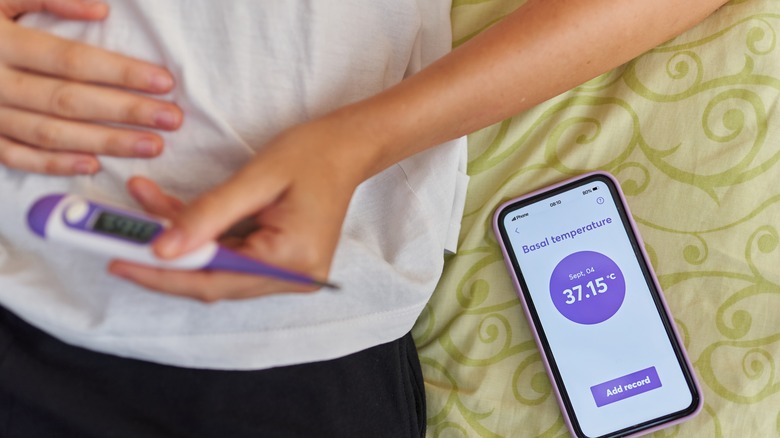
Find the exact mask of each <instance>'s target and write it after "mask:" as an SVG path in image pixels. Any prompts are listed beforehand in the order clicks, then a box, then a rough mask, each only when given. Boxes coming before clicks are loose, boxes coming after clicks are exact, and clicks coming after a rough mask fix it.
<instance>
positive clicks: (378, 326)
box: [0, 0, 466, 369]
mask: <svg viewBox="0 0 780 438" xmlns="http://www.w3.org/2000/svg"><path fill="white" fill-rule="evenodd" d="M110 3H111V7H112V12H111V15H110V17H109V19H108V20H106V21H105V22H100V23H86V22H76V21H64V20H59V19H56V18H54V17H52V16H49V15H44V14H41V15H31V16H28V17H26V18H25V19H24V20H22V23H23V24H24V25H27V26H33V27H39V28H43V29H47V30H48V31H51V32H53V33H56V34H58V35H61V36H65V37H68V38H76V39H79V40H82V41H85V42H87V43H90V44H94V45H99V46H102V47H106V48H108V49H111V50H116V51H119V52H122V53H125V54H128V55H131V56H135V57H138V58H142V59H146V60H149V61H151V62H154V63H158V64H161V65H164V66H166V67H167V68H168V69H170V71H171V72H172V73H173V74H174V75H175V77H176V78H177V88H176V89H175V91H174V92H173V93H172V95H171V96H170V98H171V99H172V100H173V101H175V102H176V103H177V104H178V105H180V106H181V108H182V109H183V111H184V113H185V122H184V125H183V126H182V128H181V129H180V130H178V131H176V132H174V133H166V134H164V137H165V141H166V149H165V152H164V153H163V155H162V156H160V157H158V158H154V159H121V158H110V157H104V158H101V162H102V165H103V170H102V171H101V172H99V173H98V174H97V175H95V176H77V177H51V176H42V175H36V174H29V173H24V172H19V171H14V170H8V169H4V168H0V205H2V208H0V304H2V305H3V306H5V307H7V308H9V309H10V310H12V311H13V312H15V313H16V314H18V315H20V316H21V317H22V318H24V319H25V320H27V321H28V322H30V323H32V324H33V325H35V326H38V327H40V328H42V329H44V330H45V331H47V332H48V333H51V334H52V335H54V336H56V337H58V338H60V339H62V340H63V341H65V342H68V343H71V344H75V345H79V346H83V347H86V348H89V349H93V350H97V351H101V352H108V353H111V354H116V355H120V356H126V357H133V358H138V359H144V360H148V361H154V362H159V363H165V364H172V365H178V366H186V367H196V368H218V369H260V368H268V367H273V366H280V365H288V364H294V363H303V362H310V361H319V360H326V359H330V358H334V357H339V356H343V355H346V354H349V353H352V352H355V351H359V350H361V349H364V348H367V347H371V346H374V345H377V344H380V343H383V342H387V341H390V340H393V339H396V338H398V337H400V336H402V335H404V334H405V333H406V332H408V331H409V330H410V328H411V327H412V325H413V323H414V321H415V320H416V318H417V317H418V315H419V314H420V312H421V311H422V309H423V306H424V305H425V303H426V301H427V300H428V298H429V296H430V294H431V292H432V291H433V289H434V286H435V285H436V282H437V280H438V278H439V276H440V274H441V269H442V263H443V252H444V250H445V249H450V250H454V248H455V243H456V238H457V233H458V226H459V225H458V224H459V221H460V217H461V214H462V209H463V201H464V197H465V186H466V177H465V173H464V169H465V153H466V151H465V144H464V142H463V141H462V140H461V141H456V142H451V143H448V144H445V145H441V146H439V147H437V148H434V149H431V150H428V151H426V152H424V153H422V154H419V155H417V156H414V157H412V158H410V159H407V160H405V161H403V162H401V163H400V164H398V165H395V166H392V167H391V168H389V169H387V170H386V171H384V172H382V173H381V174H379V175H377V176H375V177H374V178H372V179H370V180H368V181H366V182H365V183H364V184H362V185H361V186H360V187H359V189H358V190H357V192H356V193H355V195H354V198H353V200H352V203H351V204H350V207H349V211H348V214H347V218H346V221H345V224H344V228H343V234H342V236H341V240H340V243H339V246H338V248H337V251H336V255H335V259H334V263H333V266H332V270H331V275H330V278H331V279H332V280H333V281H335V282H338V283H339V284H340V285H341V286H342V290H340V291H338V292H328V291H323V292H319V293H315V294H303V295H298V294H286V295H285V294H283V295H277V296H272V297H266V298H259V299H250V300H243V301H225V302H218V303H214V304H204V303H201V302H198V301H195V300H190V299H185V298H178V297H173V296H168V295H164V294H159V293H154V292H150V291H148V290H145V289H142V288H139V287H136V286H134V285H132V284H129V283H127V282H124V281H122V280H119V279H116V278H114V277H112V276H110V275H108V274H107V273H106V264H107V261H108V259H107V258H105V257H101V256H95V255H92V254H90V253H86V252H80V251H77V250H73V249H72V248H66V247H62V246H58V245H56V244H52V243H49V242H46V241H44V240H42V239H40V238H38V237H36V236H35V235H33V234H32V232H31V231H30V230H29V229H28V227H27V225H26V219H25V218H26V211H27V209H28V208H29V207H30V205H31V204H32V203H33V202H34V201H35V200H36V199H37V198H38V197H40V196H43V195H45V194H48V193H51V192H72V193H76V194H81V195H85V196H89V197H93V198H95V199H99V200H110V201H111V202H115V203H121V204H125V205H127V206H132V207H135V206H134V204H133V202H132V200H131V198H130V197H129V196H128V195H127V194H126V192H125V189H124V184H125V182H126V181H127V179H128V178H129V177H130V176H132V175H145V176H149V177H151V178H153V179H154V180H156V181H158V182H159V183H160V184H161V185H162V186H163V188H164V189H165V190H167V191H169V192H171V193H173V194H175V195H177V196H179V197H181V198H183V199H185V200H188V199H192V198H193V197H195V196H196V195H198V194H199V193H202V192H204V191H206V190H208V189H209V188H210V187H213V186H214V185H215V184H217V183H219V182H221V181H223V180H224V179H226V178H227V177H228V176H229V175H231V174H232V173H233V172H234V171H235V170H236V169H238V168H240V167H241V166H242V165H243V164H244V163H246V162H247V161H248V160H250V159H251V157H252V155H253V154H254V152H255V150H256V149H257V148H260V147H262V145H263V144H264V142H265V141H267V140H268V139H270V138H271V137H272V136H274V135H275V134H276V133H278V132H279V131H281V130H283V129H284V128H286V127H289V126H291V125H294V124H296V123H299V122H301V121H304V120H308V119H311V118H314V117H317V116H319V115H322V114H324V113H326V112H328V111H330V110H332V109H334V108H337V107H340V106H342V105H344V104H347V103H350V102H354V101H356V100H359V99H362V98H365V97H367V96H371V95H374V94H376V93H378V92H379V91H381V90H383V89H385V88H387V87H389V86H391V85H393V84H395V83H397V82H399V81H401V80H402V79H403V78H404V77H406V76H408V75H410V74H413V73H414V72H416V71H418V70H420V69H421V68H423V67H425V66H426V65H427V64H429V63H431V62H432V61H433V60H435V59H437V58H439V57H441V56H442V55H443V54H445V53H446V52H447V51H448V50H449V49H450V44H451V43H450V38H451V35H450V21H449V12H450V10H449V8H450V1H449V0H386V1H379V0H341V1H314V0H309V1H304V0H290V1H257V0H255V1H252V0H232V1H230V2H217V1H213V0H186V1H185V0H169V1H161V0H133V1H129V0H116V1H111V2H110ZM323 184H327V181H323Z"/></svg>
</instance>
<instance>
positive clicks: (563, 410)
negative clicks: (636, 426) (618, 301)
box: [493, 171, 703, 437]
mask: <svg viewBox="0 0 780 438" xmlns="http://www.w3.org/2000/svg"><path fill="white" fill-rule="evenodd" d="M594 175H601V176H604V177H606V178H608V179H609V180H611V181H612V183H613V184H614V185H615V187H616V188H617V192H618V193H619V194H620V203H621V204H622V206H623V209H624V210H625V211H626V216H627V217H628V222H629V224H630V225H631V229H632V231H633V232H634V235H635V236H636V239H637V242H638V243H639V249H640V251H641V254H642V258H643V259H644V261H645V263H646V264H647V266H648V267H649V268H650V269H649V271H650V277H651V278H652V280H653V283H654V284H655V287H656V290H658V297H659V299H660V302H661V305H662V308H663V311H664V312H665V313H666V315H667V317H668V319H669V323H670V326H671V329H672V333H673V334H674V337H675V339H676V340H677V343H678V344H679V346H680V350H681V352H682V357H683V360H684V363H685V365H686V366H687V367H688V370H689V371H690V375H691V379H692V380H693V385H694V388H695V389H696V392H697V393H698V396H699V399H698V402H699V403H698V405H697V406H696V409H694V411H693V412H691V413H690V414H689V415H686V416H684V417H680V418H678V419H675V420H672V421H669V422H666V423H663V424H661V425H658V426H654V427H651V428H648V429H644V430H642V431H640V432H636V433H633V434H630V435H624V436H625V437H637V436H641V435H646V434H650V433H653V432H655V431H657V430H661V429H666V428H667V427H670V426H672V425H675V424H678V423H682V422H684V421H687V420H689V419H691V418H693V417H694V416H696V415H697V414H698V413H699V412H700V411H701V409H702V406H703V395H702V392H701V387H700V386H699V382H698V379H697V378H696V374H695V372H694V370H693V366H692V365H691V362H690V359H689V358H688V353H687V352H686V351H685V346H684V345H683V343H682V338H680V335H679V333H678V331H677V327H676V326H675V324H674V319H673V318H672V315H671V312H670V311H669V307H668V306H667V304H666V299H665V298H664V294H663V291H662V289H661V285H660V284H659V283H658V279H657V278H656V276H655V272H654V271H653V269H652V265H651V264H650V259H649V258H648V256H647V253H646V252H645V246H644V242H643V241H642V237H641V235H640V234H639V229H638V228H637V226H636V223H635V222H634V218H633V217H632V215H631V211H630V210H629V209H628V202H626V198H625V196H624V195H623V190H622V189H621V188H620V183H618V181H617V179H616V178H615V177H614V176H612V174H610V173H608V172H604V171H596V172H590V173H586V174H583V175H580V176H577V177H574V178H570V179H567V180H565V181H561V182H559V183H557V184H554V185H551V186H548V187H545V188H542V189H539V190H535V191H533V192H531V193H528V194H526V195H523V196H520V197H517V198H513V199H511V200H509V201H506V202H504V203H502V204H501V205H500V206H499V207H498V208H497V209H496V211H495V213H494V214H493V232H494V233H495V235H496V238H497V240H498V244H499V246H500V247H501V253H502V254H503V257H504V262H505V264H506V266H507V270H508V271H509V275H510V277H511V278H512V283H513V284H514V287H515V291H516V292H517V295H518V297H519V298H520V302H521V303H522V305H523V312H524V313H525V317H526V320H527V321H528V325H529V327H530V329H531V332H532V334H533V336H534V340H535V341H536V346H537V348H538V349H539V351H540V353H542V354H541V357H542V362H543V363H544V367H545V370H546V371H547V376H548V378H549V379H550V383H551V384H552V387H553V390H554V391H555V397H556V399H557V400H558V406H559V407H560V409H561V413H562V414H563V419H564V422H565V423H566V427H567V428H568V429H569V432H570V433H571V435H572V436H575V437H576V436H577V435H576V433H575V430H574V426H573V424H572V419H571V418H570V417H569V414H568V412H567V411H566V406H565V405H564V403H563V399H562V398H561V392H560V389H559V388H558V385H557V384H556V383H555V378H554V377H553V374H552V369H551V367H550V363H549V361H548V360H547V355H545V354H544V348H543V346H542V341H541V339H540V338H539V333H538V331H537V330H536V326H535V325H534V323H533V318H532V317H531V312H530V310H529V309H528V303H527V302H526V300H525V295H524V293H523V289H522V287H520V281H519V279H518V277H517V274H516V273H515V269H514V267H513V266H512V262H511V261H510V258H509V253H508V251H507V248H506V245H505V244H504V240H503V239H502V238H501V232H500V231H499V223H498V220H499V216H500V215H501V212H502V211H503V210H504V209H506V208H507V207H508V206H509V205H511V204H514V203H516V202H518V201H521V200H524V199H527V198H531V197H533V196H536V195H539V194H541V193H545V192H548V191H550V190H554V189H557V188H559V187H561V186H564V185H566V184H570V183H572V182H575V181H579V180H582V179H585V178H589V177H591V176H594Z"/></svg>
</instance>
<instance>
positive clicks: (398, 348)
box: [0, 308, 425, 438]
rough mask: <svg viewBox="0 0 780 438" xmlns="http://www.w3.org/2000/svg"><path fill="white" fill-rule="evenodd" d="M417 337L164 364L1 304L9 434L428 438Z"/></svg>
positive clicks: (4, 426) (2, 432)
mask: <svg viewBox="0 0 780 438" xmlns="http://www.w3.org/2000/svg"><path fill="white" fill-rule="evenodd" d="M424 431H425V395H424V388H423V382H422V374H421V370H420V363H419V360H418V357H417V352H416V349H415V346H414V342H413V340H412V337H411V335H406V336H404V337H403V338H401V339H398V340H396V341H394V342H390V343H388V344H384V345H379V346H377V347H373V348H370V349H368V350H364V351H361V352H358V353H355V354H352V355H350V356H346V357H343V358H340V359H336V360H331V361H326V362H318V363H312V364H304V365H295V366H290V367H281V368H273V369H270V370H262V371H213V370H194V369H187V368H177V367H170V366H163V365H158V364H153V363H148V362H144V361H138V360H132V359H124V358H119V357H115V356H111V355H105V354H100V353H95V352H93V351H90V350H85V349H82V348H77V347H73V346H71V345H67V344H64V343H62V342H60V341H58V340H57V339H55V338H53V337H51V336H49V335H47V334H46V333H44V332H42V331H40V330H38V329H36V328H34V327H32V326H30V325H29V324H27V323H25V322H24V321H22V320H21V319H19V318H18V317H16V316H15V315H13V314H11V313H10V312H8V311H6V310H4V309H1V308H0V437H8V438H11V437H24V438H36V437H44V438H49V437H55V438H59V437H96V438H104V437H143V438H152V437H220V438H233V437H331V436H333V437H340V438H343V437H392V438H399V437H419V436H423V435H424V433H425V432H424Z"/></svg>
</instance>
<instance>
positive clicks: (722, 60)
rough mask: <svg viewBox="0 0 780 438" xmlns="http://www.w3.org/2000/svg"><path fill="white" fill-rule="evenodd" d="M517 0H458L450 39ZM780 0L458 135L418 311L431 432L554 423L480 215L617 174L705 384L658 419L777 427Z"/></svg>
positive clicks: (699, 425)
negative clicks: (449, 242) (453, 186)
mask: <svg viewBox="0 0 780 438" xmlns="http://www.w3.org/2000/svg"><path fill="white" fill-rule="evenodd" d="M521 3H522V1H518V0H485V1H479V0H455V2H454V5H453V21H454V30H455V44H459V43H461V42H463V41H465V40H466V39H468V38H469V37H470V36H472V35H474V34H475V33H477V32H479V31H480V30H481V29H483V28H484V27H486V26H488V25H489V24H490V23H492V22H493V21H495V20H496V19H498V18H500V17H501V16H502V15H503V14H506V13H508V12H509V11H511V10H513V9H514V8H515V7H516V6H517V5H519V4H521ZM778 29H780V1H777V0H748V1H733V2H732V3H730V4H729V5H727V6H725V7H723V8H722V9H721V10H719V11H718V12H717V13H716V14H715V15H713V16H712V17H710V18H709V19H708V20H707V21H705V22H704V23H703V24H701V25H700V26H698V27H697V28H695V29H693V30H691V31H689V32H687V33H686V34H684V35H683V36H681V37H679V38H677V39H675V40H673V41H671V42H669V43H667V44H665V45H663V46H661V47H659V48H657V49H655V50H653V51H651V52H649V53H647V54H645V55H643V56H641V57H640V58H638V59H636V60H635V61H633V62H631V63H628V64H627V65H624V66H622V67H620V68H618V69H616V70H615V71H613V72H610V73H608V74H605V75H603V76H601V77H599V78H596V79H594V80H593V81H590V82H589V83H587V84H585V85H583V86H581V87H579V88H577V89H575V90H572V91H570V92H568V93H565V94H563V95H561V96H558V97H556V98H554V99H552V100H551V101H549V102H547V103H545V104H543V105H540V106H539V107H537V108H535V109H533V110H531V111H528V112H526V113H524V114H522V115H520V116H517V117H515V118H513V119H511V120H507V121H505V122H503V123H501V124H498V125H496V126H493V127H490V128H487V129H485V130H482V131H480V132H478V133H475V134H473V135H471V136H470V138H469V143H470V145H469V154H470V158H469V159H470V163H469V173H470V175H471V183H470V188H469V195H468V200H467V206H466V213H465V216H464V219H463V228H462V232H461V243H460V249H459V252H458V254H457V255H456V256H454V257H452V258H451V259H449V260H448V261H447V265H446V268H445V273H444V277H443V279H442V281H441V283H440V285H439V287H438V288H437V290H436V292H435V294H434V296H433V298H432V300H431V302H430V304H429V306H428V307H427V309H426V311H425V312H424V314H423V315H422V316H421V318H420V320H419V321H418V323H417V325H416V327H415V330H414V335H415V338H416V340H417V342H418V346H419V350H420V354H421V360H422V363H423V372H424V374H425V381H426V390H427V393H428V422H429V429H428V431H429V432H428V435H429V436H431V437H510V436H511V437H564V436H567V431H566V429H565V426H564V424H563V420H562V417H561V414H560V411H559V409H558V406H557V403H556V401H555V397H554V395H553V394H552V391H551V387H550V384H549V381H548V379H547V376H546V375H545V373H544V369H543V366H542V363H541V361H540V356H539V353H538V352H537V349H536V347H535V345H534V342H533V339H532V337H531V334H530V331H529V329H528V326H527V324H526V322H525V320H524V317H523V316H522V311H521V308H520V304H519V301H518V300H517V298H516V297H515V293H514V291H513V289H512V285H511V283H510V280H509V276H508V275H507V273H506V271H505V268H504V264H503V262H502V260H501V254H500V251H499V249H498V245H497V243H496V240H495V238H494V237H493V235H492V232H491V228H490V218H491V215H492V213H493V210H494V209H495V207H496V206H498V205H499V204H500V203H501V202H502V201H504V200H507V199H509V198H511V197H514V196H517V195H520V194H523V193H526V192H529V191H531V190H533V189H537V188H539V187H542V186H545V185H548V184H551V183H554V182H557V181H560V180H563V179H565V178H567V177H570V176H573V175H576V174H579V173H583V172H586V171H590V170H594V169H604V170H607V171H610V172H612V173H613V174H614V175H616V176H617V178H618V179H619V181H620V182H621V185H622V187H623V190H624V191H625V193H626V197H627V199H628V202H629V204H630V206H631V208H632V212H633V214H634V218H635V220H636V221H637V223H638V225H639V228H640V231H641V232H642V234H643V237H644V240H645V242H646V245H647V249H648V252H649V254H650V257H651V259H652V262H653V265H654V266H655V268H656V271H657V274H658V277H659V280H660V283H661V285H662V287H663V289H664V291H665V295H666V298H667V301H668V304H669V307H670V309H671V311H672V313H673V315H674V316H675V321H676V323H677V325H678V328H679V330H680V332H681V335H682V336H683V338H684V342H685V345H686V347H687V349H688V352H689V355H690V357H691V360H692V361H693V363H694V366H695V369H696V372H697V374H698V376H699V379H700V381H701V384H702V387H703V391H704V399H705V400H704V401H705V404H704V409H703V411H702V412H701V414H700V415H699V416H698V417H696V418H695V419H693V420H692V421H690V422H688V423H685V424H683V425H680V426H677V427H674V428H672V429H668V430H666V431H662V432H659V433H658V436H664V437H672V436H679V437H780V373H778V371H780V319H778V317H777V316H776V314H777V313H778V310H780V236H779V235H778V222H780V220H779V219H780V164H778V159H779V158H780V124H779V123H777V122H776V120H777V119H778V117H780V108H778V95H780V62H778V59H779V58H780V48H778V47H777V44H778V41H777V37H778V35H777V32H778Z"/></svg>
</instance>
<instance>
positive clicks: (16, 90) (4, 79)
mask: <svg viewBox="0 0 780 438" xmlns="http://www.w3.org/2000/svg"><path fill="white" fill-rule="evenodd" d="M0 83H2V84H4V86H3V87H2V88H0V105H2V106H4V107H12V108H18V109H24V110H28V111H32V112H36V113H39V114H46V115H49V116H55V117H59V118H66V119H73V120H89V121H102V122H112V123H121V124H127V125H136V126H143V127H149V128H156V129H165V130H172V129H176V128H178V127H179V125H180V124H181V121H182V117H183V115H182V112H181V110H180V109H179V108H178V107H177V106H176V105H174V104H173V103H170V102H163V101H160V100H156V99H153V98H150V97H146V96H140V95H137V94H132V93H128V92H125V91H121V90H118V89H114V88H108V87H102V86H96V85H90V84H84V83H80V82H73V81H67V80H62V79H56V78H51V77H45V76H39V75H35V74H30V73H29V72H25V71H19V70H12V69H7V68H1V67H0Z"/></svg>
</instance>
